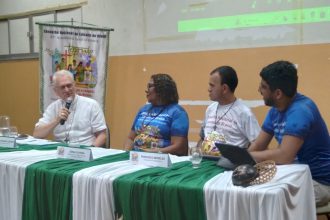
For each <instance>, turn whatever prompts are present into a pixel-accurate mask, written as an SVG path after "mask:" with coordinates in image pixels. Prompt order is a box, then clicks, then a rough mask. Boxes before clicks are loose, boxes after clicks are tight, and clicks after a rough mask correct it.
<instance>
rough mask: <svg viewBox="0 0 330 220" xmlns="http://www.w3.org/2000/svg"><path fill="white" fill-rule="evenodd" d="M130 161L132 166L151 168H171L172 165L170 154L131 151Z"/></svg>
mask: <svg viewBox="0 0 330 220" xmlns="http://www.w3.org/2000/svg"><path fill="white" fill-rule="evenodd" d="M129 159H130V161H131V163H132V164H140V165H146V166H151V167H170V166H171V165H172V163H171V159H170V157H169V156H168V154H162V153H149V152H141V151H130V154H129Z"/></svg>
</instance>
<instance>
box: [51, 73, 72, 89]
mask: <svg viewBox="0 0 330 220" xmlns="http://www.w3.org/2000/svg"><path fill="white" fill-rule="evenodd" d="M64 76H67V77H69V78H70V79H71V81H72V82H74V79H73V75H72V73H71V72H70V71H68V70H59V71H57V72H55V73H54V75H53V85H54V86H55V84H56V80H57V79H58V78H61V77H64Z"/></svg>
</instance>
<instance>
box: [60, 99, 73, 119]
mask: <svg viewBox="0 0 330 220" xmlns="http://www.w3.org/2000/svg"><path fill="white" fill-rule="evenodd" d="M71 103H72V97H69V98H67V100H66V101H65V108H66V109H69V108H70V106H71ZM64 123H65V120H64V119H61V121H60V124H61V125H64Z"/></svg>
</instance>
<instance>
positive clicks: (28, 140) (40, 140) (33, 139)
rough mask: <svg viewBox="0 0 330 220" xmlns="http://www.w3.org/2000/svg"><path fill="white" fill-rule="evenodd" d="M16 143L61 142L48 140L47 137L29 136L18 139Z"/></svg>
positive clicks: (42, 143)
mask: <svg viewBox="0 0 330 220" xmlns="http://www.w3.org/2000/svg"><path fill="white" fill-rule="evenodd" d="M16 143H17V144H33V145H48V144H57V143H59V142H56V141H50V140H46V139H38V138H34V137H32V136H29V137H28V138H25V139H17V140H16Z"/></svg>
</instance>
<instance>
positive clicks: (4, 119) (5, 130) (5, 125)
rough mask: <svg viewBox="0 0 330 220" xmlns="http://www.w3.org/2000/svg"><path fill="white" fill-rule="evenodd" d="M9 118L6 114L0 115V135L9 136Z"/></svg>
mask: <svg viewBox="0 0 330 220" xmlns="http://www.w3.org/2000/svg"><path fill="white" fill-rule="evenodd" d="M9 132H10V120H9V117H8V116H5V115H2V116H0V136H9Z"/></svg>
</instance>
